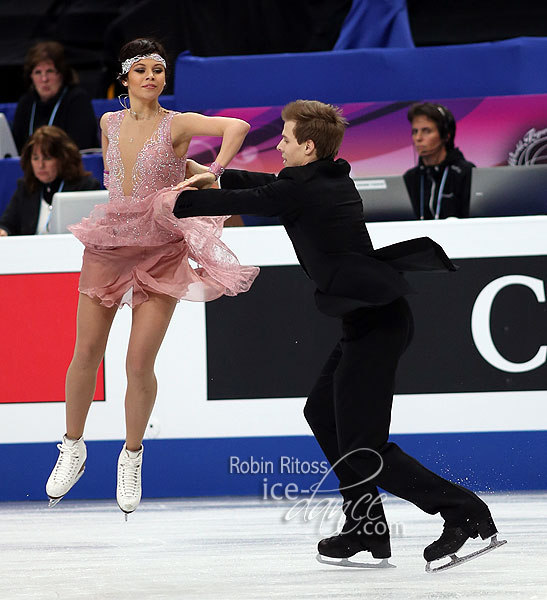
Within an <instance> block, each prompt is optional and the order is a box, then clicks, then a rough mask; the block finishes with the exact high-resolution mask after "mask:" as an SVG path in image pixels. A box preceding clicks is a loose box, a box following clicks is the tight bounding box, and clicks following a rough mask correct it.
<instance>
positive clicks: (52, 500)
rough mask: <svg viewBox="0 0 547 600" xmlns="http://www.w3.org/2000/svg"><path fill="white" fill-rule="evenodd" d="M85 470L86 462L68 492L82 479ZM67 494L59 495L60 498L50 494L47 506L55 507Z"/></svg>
mask: <svg viewBox="0 0 547 600" xmlns="http://www.w3.org/2000/svg"><path fill="white" fill-rule="evenodd" d="M84 471H85V462H84V464H83V465H82V468H81V469H80V472H79V473H78V476H77V477H76V479H75V480H74V483H73V484H72V485H71V486H70V489H69V490H67V493H66V494H68V492H70V490H71V489H72V488H73V487H74V486H75V485H76V484H77V483H78V481H79V480H80V477H81V476H82V475H83V474H84ZM66 494H63V495H62V496H59V498H52V497H51V496H48V498H49V504H48V505H47V507H48V508H53V507H54V506H55V505H56V504H59V502H61V500H62V499H63V498H64V497H65V496H66Z"/></svg>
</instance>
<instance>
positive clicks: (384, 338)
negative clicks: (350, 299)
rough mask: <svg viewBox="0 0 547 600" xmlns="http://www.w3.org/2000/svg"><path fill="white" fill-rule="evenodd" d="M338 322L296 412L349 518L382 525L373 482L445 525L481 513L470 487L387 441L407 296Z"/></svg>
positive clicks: (406, 328) (406, 326)
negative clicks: (339, 330)
mask: <svg viewBox="0 0 547 600" xmlns="http://www.w3.org/2000/svg"><path fill="white" fill-rule="evenodd" d="M342 327H343V336H342V338H341V340H340V341H339V342H338V344H337V345H336V346H335V348H334V350H333V351H332V353H331V355H330V357H329V359H328V360H327V362H326V364H325V366H324V367H323V370H322V371H321V374H320V376H319V379H318V380H317V382H316V384H315V386H314V387H313V390H312V391H311V393H310V396H309V398H308V400H307V403H306V406H305V409H304V415H305V417H306V420H307V421H308V423H309V425H310V427H311V429H312V431H313V433H314V435H315V437H316V439H317V441H318V442H319V445H320V446H321V448H322V450H323V452H324V453H325V456H326V457H327V459H328V461H329V462H330V464H331V466H333V470H334V472H335V474H336V476H337V477H338V479H339V481H340V492H341V493H342V496H343V498H344V504H345V505H347V506H351V507H354V509H355V510H354V516H357V515H356V513H359V518H364V517H365V516H366V517H369V518H370V519H372V520H380V521H383V522H384V523H385V516H384V512H383V508H382V506H381V501H380V498H379V494H378V490H377V487H376V486H379V487H381V488H383V489H384V490H386V491H387V492H389V493H391V494H394V495H395V496H399V497H400V498H404V499H405V500H408V501H409V502H412V503H413V504H415V505H416V506H418V507H419V508H421V509H422V510H424V511H425V512H427V513H429V514H436V513H440V514H441V516H442V517H443V518H444V519H445V521H446V522H447V523H449V524H451V525H460V524H464V523H465V522H466V521H467V519H471V518H475V517H479V518H480V517H482V516H485V515H488V514H489V512H488V508H487V506H486V504H485V503H484V502H482V500H480V499H479V498H478V497H477V496H476V495H475V494H474V493H473V492H471V491H470V490H467V489H466V488H464V487H462V486H459V485H457V484H455V483H452V482H450V481H447V480H446V479H443V478H442V477H440V476H439V475H437V474H435V473H433V472H432V471H430V470H428V469H426V468H425V467H424V466H423V465H422V464H420V463H419V462H418V461H417V460H416V459H414V458H412V457H411V456H409V455H408V454H406V453H405V452H403V451H402V450H401V448H399V446H397V444H394V443H393V442H389V441H388V437H389V427H390V422H391V406H392V401H393V390H394V381H395V372H396V370H397V365H398V362H399V359H400V357H401V355H402V353H403V352H404V350H405V349H406V348H407V346H408V345H409V343H410V341H411V339H412V334H413V320H412V314H411V312H410V307H409V306H408V303H407V301H406V300H405V299H404V298H401V299H398V300H396V301H395V302H393V303H391V304H389V305H386V306H381V307H375V308H366V309H365V308H364V309H359V310H357V311H354V312H352V313H349V314H348V315H346V316H345V317H344V318H343V319H342ZM367 511H368V512H367ZM346 515H347V516H349V515H348V512H346Z"/></svg>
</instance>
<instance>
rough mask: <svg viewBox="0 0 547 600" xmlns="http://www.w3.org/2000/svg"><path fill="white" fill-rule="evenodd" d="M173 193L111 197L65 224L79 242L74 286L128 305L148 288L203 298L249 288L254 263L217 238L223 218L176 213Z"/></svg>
mask: <svg viewBox="0 0 547 600" xmlns="http://www.w3.org/2000/svg"><path fill="white" fill-rule="evenodd" d="M179 193H180V192H178V191H176V190H172V189H171V188H165V189H162V190H160V191H158V192H155V193H153V194H151V195H149V196H147V197H146V198H143V199H138V198H133V197H128V196H125V197H122V198H119V199H113V198H111V200H110V201H109V202H108V203H107V204H100V205H97V206H96V207H95V208H94V209H93V211H92V212H91V214H90V215H89V217H87V218H84V219H82V221H81V222H80V223H78V224H77V225H71V226H70V227H69V229H70V231H71V232H72V233H73V234H74V235H75V236H76V237H77V238H78V239H79V240H80V241H81V242H82V243H83V244H84V246H85V251H84V258H83V265H82V271H81V275H80V285H79V290H80V292H82V293H84V294H86V295H88V296H90V297H92V298H98V299H99V300H100V301H101V304H102V305H103V306H107V307H111V306H114V305H117V306H120V307H121V306H123V304H129V305H130V306H132V307H133V306H136V305H138V304H140V303H142V302H145V301H146V300H147V299H148V294H149V293H155V294H165V295H167V296H172V297H173V298H177V299H179V300H191V301H195V302H206V301H209V300H214V299H215V298H219V297H220V296H222V295H226V296H235V295H237V294H241V293H243V292H246V291H248V290H249V288H250V287H251V285H252V283H253V281H254V280H255V278H256V276H257V275H258V273H259V269H258V267H253V266H244V265H241V264H240V263H239V261H238V260H237V258H236V256H235V254H234V253H233V252H232V251H231V250H230V249H229V248H228V247H227V246H226V244H224V243H223V242H222V241H221V239H220V236H221V234H222V228H223V224H224V221H225V220H226V219H227V218H228V217H227V216H223V217H190V218H187V219H177V218H176V217H175V216H174V215H173V206H174V204H175V201H176V199H177V196H178V194H179ZM189 260H192V261H193V262H194V263H196V264H195V266H192V265H191V264H190V263H189Z"/></svg>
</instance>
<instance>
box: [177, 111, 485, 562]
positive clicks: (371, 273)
mask: <svg viewBox="0 0 547 600" xmlns="http://www.w3.org/2000/svg"><path fill="white" fill-rule="evenodd" d="M282 118H283V121H284V127H283V133H282V138H281V141H280V142H279V144H278V146H277V149H278V150H279V151H280V152H281V155H282V158H283V163H284V165H285V168H284V169H283V170H282V171H281V172H280V173H279V175H278V176H277V177H276V176H275V175H269V174H264V173H250V172H246V171H237V170H227V171H226V172H225V173H224V174H223V175H222V177H221V187H222V189H220V190H197V191H191V190H190V191H188V190H187V191H182V193H181V194H180V195H179V197H178V199H177V202H176V205H175V208H174V213H175V215H176V216H177V217H190V216H198V215H200V216H201V215H222V214H254V215H264V216H274V215H276V216H279V218H280V220H281V223H282V224H283V225H284V227H285V229H286V231H287V234H288V235H289V237H290V239H291V241H292V243H293V246H294V249H295V251H296V255H297V257H298V260H299V262H300V264H301V266H302V268H303V269H304V271H305V272H306V273H307V275H308V276H309V277H310V278H311V279H312V280H313V281H314V283H315V284H316V286H317V290H316V292H315V300H316V304H317V307H318V309H319V310H320V311H322V312H323V313H325V314H327V315H330V316H333V317H337V318H339V319H340V324H341V328H342V337H341V339H340V341H339V342H338V343H337V345H336V347H335V348H334V350H333V351H332V353H331V355H330V357H329V358H328V360H327V362H326V364H325V366H324V368H323V370H322V372H321V374H320V375H319V378H318V380H317V383H316V384H315V386H314V388H313V389H312V391H311V393H310V395H309V398H308V400H307V403H306V407H305V409H304V414H305V417H306V419H307V421H308V423H309V425H310V427H311V429H312V431H313V433H314V435H315V437H316V439H317V441H318V442H319V444H320V446H321V448H322V449H323V451H324V453H325V455H326V457H327V459H328V460H329V462H330V464H331V465H332V466H333V468H334V472H335V473H336V475H337V477H338V479H339V480H340V491H341V493H342V495H343V497H344V507H343V510H344V513H345V515H346V522H345V525H344V527H343V529H342V532H341V533H340V534H339V535H335V536H333V537H330V538H327V539H324V540H321V541H320V542H319V546H318V550H319V553H320V554H321V555H323V556H328V557H335V558H347V557H350V556H353V555H354V554H356V553H357V552H359V551H361V550H366V551H369V552H371V553H372V555H373V557H375V558H382V559H384V558H388V557H389V556H391V548H390V541H389V531H388V527H387V523H386V520H385V516H384V512H383V508H382V504H381V500H380V497H379V494H378V490H377V488H376V486H377V485H378V486H380V487H382V488H383V489H384V490H386V491H388V492H390V493H392V494H394V495H396V496H399V497H400V498H404V499H405V500H408V501H410V502H412V503H414V504H415V505H416V506H418V507H419V508H421V509H422V510H424V511H425V512H427V513H429V514H436V513H440V514H441V516H442V517H443V518H444V520H445V525H444V531H443V533H442V535H441V537H440V538H439V539H438V540H436V541H435V542H433V543H432V544H430V545H429V546H428V547H427V548H426V549H425V551H424V557H425V559H426V561H427V562H428V563H429V562H430V561H432V560H436V559H439V558H442V557H444V556H447V555H449V554H453V553H454V552H456V551H457V550H458V549H459V548H460V547H461V546H463V544H464V543H465V542H466V541H467V540H468V539H469V538H470V537H473V538H474V537H477V536H478V535H480V536H481V537H482V538H483V539H486V538H487V537H492V536H494V535H495V534H496V527H495V525H494V521H493V520H492V517H491V515H490V511H489V510H488V507H487V506H486V504H485V503H484V502H483V501H482V500H480V499H479V498H478V497H477V496H476V495H475V494H474V493H473V492H471V491H470V490H467V489H465V488H463V487H461V486H459V485H456V484H454V483H451V482H449V481H447V480H445V479H443V478H442V477H439V476H438V475H436V474H435V473H433V472H431V471H429V470H428V469H426V468H425V467H424V466H423V465H421V464H420V463H419V462H418V461H417V460H415V459H414V458H412V457H411V456H409V455H407V454H405V453H404V452H403V451H402V450H401V449H400V448H399V447H398V446H397V445H396V444H394V443H392V442H389V441H388V436H389V425H390V416H391V405H392V398H393V387H394V378H395V371H396V368H397V364H398V362H399V358H400V356H401V354H402V353H403V351H404V350H405V348H406V347H407V345H408V344H409V342H410V339H411V337H412V316H411V313H410V309H409V306H408V304H407V301H406V300H405V298H404V296H405V294H406V293H408V291H409V286H408V284H407V282H406V281H405V279H404V278H403V276H402V275H401V274H400V272H399V271H401V270H453V269H454V268H455V267H454V265H452V263H451V262H450V260H449V259H448V258H447V257H446V255H445V254H444V252H443V250H442V248H440V246H438V245H437V244H435V243H434V242H433V241H431V240H430V239H429V238H419V239H416V240H409V241H407V242H402V243H400V244H395V245H393V246H388V247H386V248H383V249H381V250H378V251H375V250H374V249H373V246H372V243H371V240H370V237H369V234H368V231H367V228H366V225H365V222H364V216H363V211H362V204H361V198H360V196H359V193H358V192H357V190H356V188H355V186H354V184H353V181H352V180H351V178H350V177H349V172H350V166H349V164H348V163H347V162H346V161H344V160H342V159H338V160H334V157H335V156H336V154H337V152H338V149H339V148H340V144H341V143H342V139H343V137H344V132H345V128H346V125H347V121H346V120H345V119H344V118H343V117H342V115H341V112H340V110H339V109H338V108H337V107H334V106H332V105H329V104H323V103H321V102H317V101H309V100H297V101H296V102H291V103H290V104H288V105H287V106H285V108H284V109H283V112H282ZM215 178H216V175H215V174H214V173H212V172H208V173H202V174H199V175H195V176H193V177H191V178H190V179H189V180H188V181H187V182H186V185H187V186H193V187H196V186H197V187H201V186H202V185H204V184H210V183H211V182H212V181H214V179H215ZM494 540H495V538H494Z"/></svg>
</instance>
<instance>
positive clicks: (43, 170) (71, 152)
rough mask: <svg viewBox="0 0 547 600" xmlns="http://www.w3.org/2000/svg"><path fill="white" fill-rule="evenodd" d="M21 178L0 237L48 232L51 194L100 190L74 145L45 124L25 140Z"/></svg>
mask: <svg viewBox="0 0 547 600" xmlns="http://www.w3.org/2000/svg"><path fill="white" fill-rule="evenodd" d="M21 167H22V169H23V178H22V179H19V180H18V181H17V189H16V190H15V193H14V194H13V196H12V198H11V201H10V203H9V204H8V206H7V207H6V210H5V211H4V214H3V215H2V216H1V217H0V236H6V235H33V234H35V233H47V221H48V216H49V210H50V207H51V201H52V199H53V194H55V193H56V192H60V191H64V192H75V191H83V190H98V189H100V187H101V186H100V184H99V182H98V181H97V180H96V179H95V178H94V177H92V176H91V174H90V173H89V172H87V171H84V167H83V164H82V157H81V156H80V152H79V150H78V148H77V147H76V144H75V143H74V142H73V141H72V140H71V139H70V138H69V137H68V135H67V134H66V133H65V132H64V131H63V130H62V129H59V128H58V127H53V126H48V125H44V126H43V127H40V128H39V129H37V130H36V131H35V132H34V134H33V135H32V137H31V138H30V139H29V140H28V142H27V143H26V144H25V146H24V148H23V152H22V154H21Z"/></svg>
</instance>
